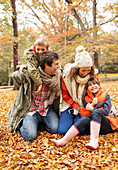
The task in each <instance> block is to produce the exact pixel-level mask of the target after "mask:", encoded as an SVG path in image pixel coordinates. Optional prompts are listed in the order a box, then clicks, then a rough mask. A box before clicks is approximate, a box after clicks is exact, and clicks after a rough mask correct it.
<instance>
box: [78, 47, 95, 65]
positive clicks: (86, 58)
mask: <svg viewBox="0 0 118 170" xmlns="http://www.w3.org/2000/svg"><path fill="white" fill-rule="evenodd" d="M76 52H77V53H76V56H75V65H76V66H77V67H78V68H81V67H92V65H93V61H92V58H91V56H90V54H89V53H88V52H87V51H86V50H85V48H84V47H83V46H82V45H79V46H78V47H77V48H76Z"/></svg>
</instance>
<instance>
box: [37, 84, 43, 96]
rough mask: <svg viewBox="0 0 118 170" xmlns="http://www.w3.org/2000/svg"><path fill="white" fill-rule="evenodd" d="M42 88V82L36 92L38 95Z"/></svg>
mask: <svg viewBox="0 0 118 170" xmlns="http://www.w3.org/2000/svg"><path fill="white" fill-rule="evenodd" d="M41 88H42V84H40V85H39V87H38V90H37V91H36V94H37V95H39V94H40V91H41Z"/></svg>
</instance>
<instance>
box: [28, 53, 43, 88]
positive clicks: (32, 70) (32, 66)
mask: <svg viewBox="0 0 118 170" xmlns="http://www.w3.org/2000/svg"><path fill="white" fill-rule="evenodd" d="M33 53H34V52H32V51H31V52H29V53H28V55H27V69H28V74H29V76H30V78H31V79H32V80H33V82H34V83H35V84H36V86H39V85H40V84H42V80H41V77H40V73H39V71H38V60H37V59H36V57H34V54H33Z"/></svg>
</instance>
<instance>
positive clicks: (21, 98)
mask: <svg viewBox="0 0 118 170" xmlns="http://www.w3.org/2000/svg"><path fill="white" fill-rule="evenodd" d="M13 79H14V80H15V81H16V83H17V84H18V85H19V91H18V94H17V96H16V98H15V100H14V103H13V105H12V106H11V109H10V110H9V112H8V114H7V118H8V121H9V125H10V127H9V131H10V132H14V131H15V130H16V128H17V126H18V125H19V123H20V122H21V120H22V119H23V118H24V117H25V116H26V114H27V113H28V112H29V110H30V106H31V94H32V84H33V83H32V81H31V79H30V78H29V75H28V72H27V71H26V72H25V73H21V72H20V71H16V72H14V73H13Z"/></svg>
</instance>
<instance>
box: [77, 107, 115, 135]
mask: <svg viewBox="0 0 118 170" xmlns="http://www.w3.org/2000/svg"><path fill="white" fill-rule="evenodd" d="M92 120H93V121H95V122H98V123H100V124H101V127H100V134H104V135H105V134H108V133H112V132H113V130H112V128H111V125H110V122H109V120H108V119H107V118H106V117H105V115H104V114H103V113H102V111H101V109H95V110H93V111H92V114H91V117H85V116H83V117H81V118H80V119H79V120H78V121H76V122H75V123H74V126H75V127H76V128H77V129H78V130H79V131H81V129H83V128H85V129H86V131H87V134H88V133H89V132H90V121H92Z"/></svg>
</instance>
